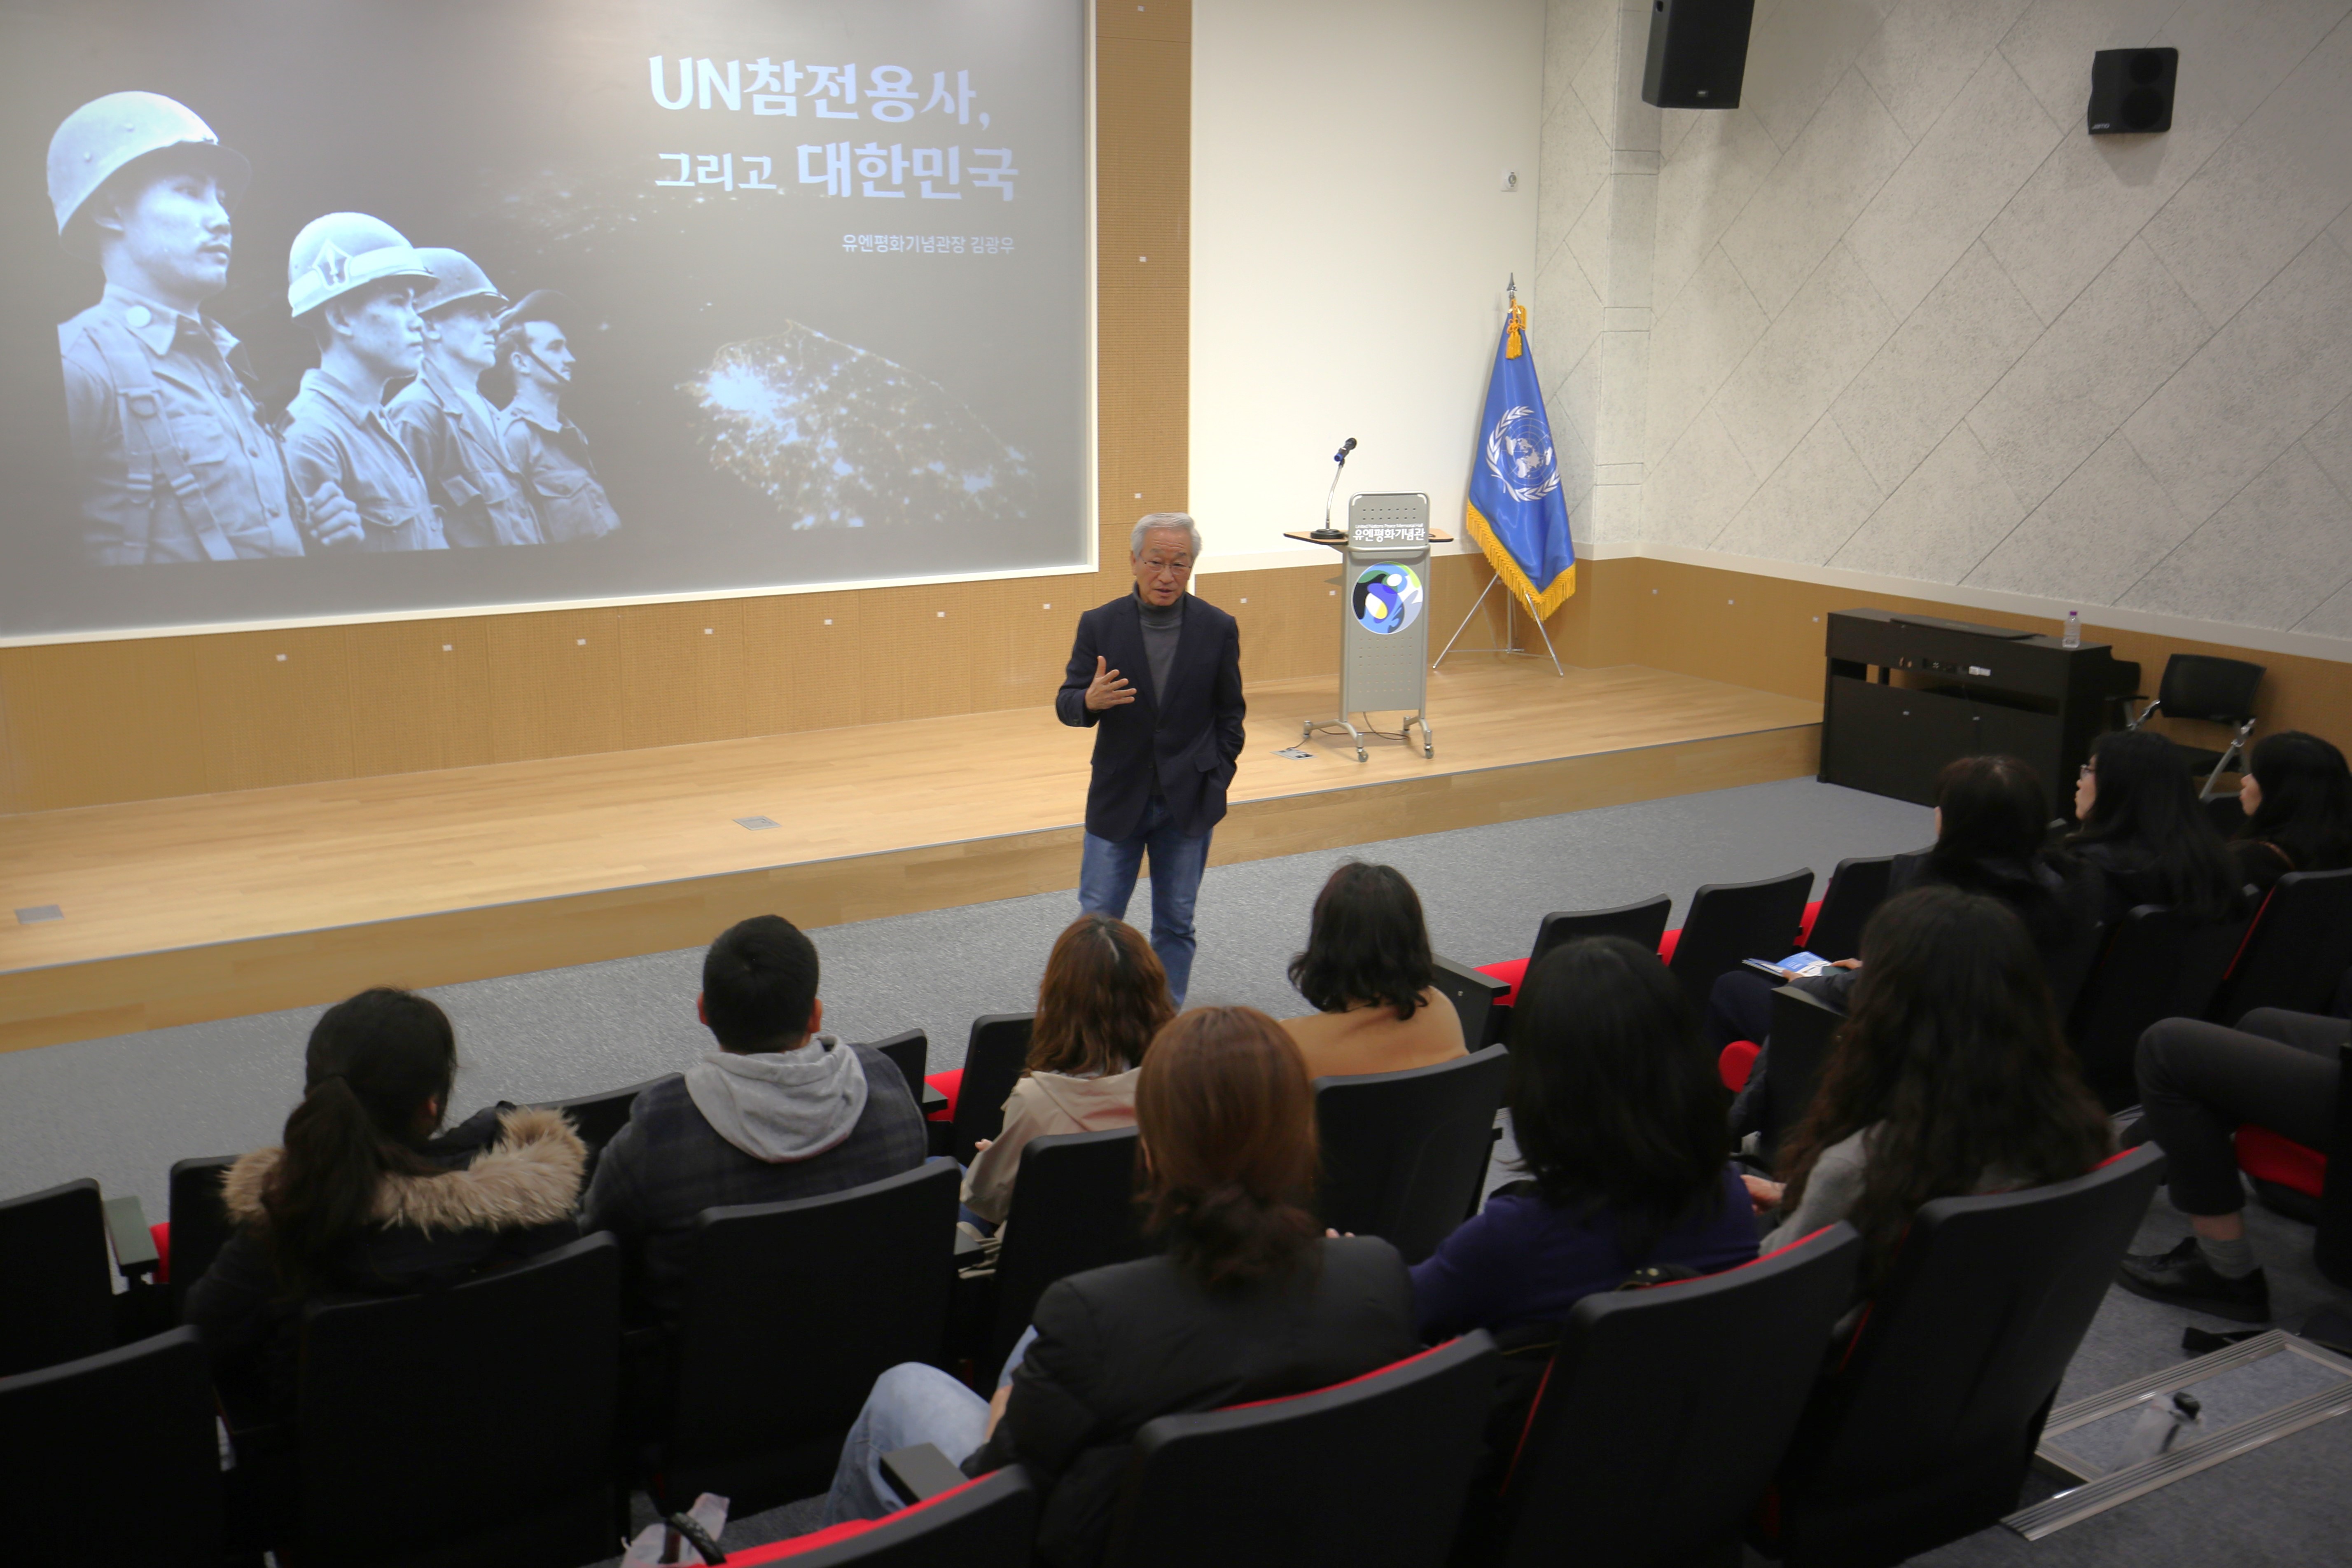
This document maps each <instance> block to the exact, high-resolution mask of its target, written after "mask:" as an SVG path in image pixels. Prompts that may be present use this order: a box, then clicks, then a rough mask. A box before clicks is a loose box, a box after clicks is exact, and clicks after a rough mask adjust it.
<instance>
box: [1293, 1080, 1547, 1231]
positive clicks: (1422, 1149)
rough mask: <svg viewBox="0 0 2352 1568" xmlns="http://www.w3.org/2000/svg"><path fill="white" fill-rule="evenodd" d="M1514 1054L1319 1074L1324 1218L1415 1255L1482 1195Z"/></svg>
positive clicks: (1320, 1199)
mask: <svg viewBox="0 0 2352 1568" xmlns="http://www.w3.org/2000/svg"><path fill="white" fill-rule="evenodd" d="M1509 1073H1510V1053H1509V1052H1508V1051H1507V1050H1506V1049H1505V1048H1504V1047H1501V1046H1489V1047H1486V1049H1485V1050H1483V1051H1477V1052H1474V1053H1473V1054H1471V1055H1469V1056H1466V1057H1457V1058H1454V1060H1452V1061H1450V1062H1439V1063H1438V1064H1437V1065H1436V1066H1434V1067H1425V1068H1406V1069H1405V1070H1404V1071H1402V1072H1378V1073H1365V1074H1363V1075H1361V1076H1360V1077H1354V1078H1318V1079H1316V1080H1315V1123H1316V1128H1317V1131H1318V1133H1319V1135H1320V1137H1321V1140H1322V1144H1323V1181H1322V1185H1321V1189H1320V1191H1319V1192H1318V1195H1317V1208H1318V1212H1319V1213H1320V1214H1321V1215H1322V1219H1323V1223H1324V1224H1325V1225H1327V1226H1330V1227H1332V1228H1333V1229H1335V1230H1340V1231H1346V1232H1349V1233H1350V1234H1353V1235H1358V1236H1378V1237H1386V1238H1387V1239H1388V1242H1389V1244H1390V1245H1391V1247H1395V1248H1396V1249H1397V1251H1399V1252H1400V1253H1402V1254H1403V1255H1404V1260H1405V1261H1406V1262H1407V1263H1418V1262H1420V1261H1421V1260H1422V1259H1423V1258H1427V1257H1428V1256H1429V1255H1430V1254H1431V1253H1433V1252H1434V1251H1436V1250H1437V1244H1438V1243H1439V1242H1441V1241H1444V1239H1445V1238H1446V1237H1448V1236H1450V1235H1452V1234H1453V1231H1454V1226H1458V1225H1460V1224H1461V1223H1462V1219H1463V1216H1464V1215H1466V1214H1468V1213H1469V1212H1470V1210H1471V1208H1472V1206H1473V1205H1475V1203H1476V1201H1477V1195H1478V1190H1479V1187H1480V1185H1481V1184H1483V1183H1484V1182H1485V1180H1486V1163H1487V1161H1488V1160H1489V1158H1490V1157H1491V1156H1492V1155H1493V1153H1494V1148H1495V1112H1496V1110H1498V1109H1499V1108H1500V1107H1501V1105H1502V1103H1503V1081H1504V1079H1506V1078H1507V1076H1508V1075H1509Z"/></svg>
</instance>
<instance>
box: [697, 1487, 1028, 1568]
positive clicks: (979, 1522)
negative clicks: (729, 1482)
mask: <svg viewBox="0 0 2352 1568" xmlns="http://www.w3.org/2000/svg"><path fill="white" fill-rule="evenodd" d="M1036 1534H1037V1488H1036V1485H1035V1483H1034V1482H1033V1481H1031V1480H1030V1479H1029V1472H1028V1471H1027V1470H1026V1469H1024V1468H1023V1467H1021V1466H1019V1465H1007V1466H1005V1467H1004V1468H1003V1469H1001V1470H991V1471H990V1472H989V1473H988V1474H986V1475H984V1476H982V1477H981V1478H980V1479H978V1480H973V1481H966V1482H964V1484H963V1485H961V1486H960V1487H953V1488H950V1489H948V1490H946V1491H943V1492H940V1493H938V1494H936V1495H935V1496H932V1497H928V1498H925V1499H924V1500H922V1501H920V1502H919V1503H916V1504H914V1505H912V1506H911V1507H908V1508H902V1509H900V1510H898V1512H896V1513H894V1514H890V1515H888V1516H887V1517H885V1518H882V1519H877V1520H871V1521H868V1520H856V1521H850V1522H848V1523H845V1524H836V1525H834V1526H832V1527H830V1528H828V1529H825V1530H820V1531H816V1532H815V1533H814V1534H811V1535H803V1536H796V1537H794V1538H793V1539H792V1540H789V1541H779V1542H775V1543H774V1544H772V1545H769V1546H754V1547H751V1548H750V1549H749V1550H747V1551H738V1552H729V1553H728V1554H727V1562H728V1563H729V1565H730V1568H759V1565H760V1564H761V1563H791V1564H792V1565H793V1568H1029V1548H1030V1546H1031V1544H1032V1543H1033V1542H1034V1540H1035V1537H1036Z"/></svg>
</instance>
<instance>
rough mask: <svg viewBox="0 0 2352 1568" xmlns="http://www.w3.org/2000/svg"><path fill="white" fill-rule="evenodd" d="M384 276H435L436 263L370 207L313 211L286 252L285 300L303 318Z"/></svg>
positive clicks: (429, 278) (422, 279)
mask: <svg viewBox="0 0 2352 1568" xmlns="http://www.w3.org/2000/svg"><path fill="white" fill-rule="evenodd" d="M380 278H413V279H416V280H417V281H418V282H420V283H428V284H429V283H431V282H433V281H434V278H433V268H431V267H429V266H427V265H426V264H425V258H423V257H422V256H420V255H418V254H417V253H416V247H415V246H412V245H410V244H409V243H408V240H407V239H406V237H404V236H403V235H402V234H401V232H400V231H399V230H398V229H396V228H394V227H393V226H392V225H390V224H388V223H386V222H384V221H383V219H382V218H376V217H370V216H367V215H366V214H365V213H329V214H328V215H327V216H324V217H314V218H312V219H311V220H310V222H309V223H307V224H304V225H303V226H302V232H301V233H299V234H298V235H296V236H295V237H294V246H293V248H292V249H290V250H289V251H288V252H287V255H286V303H287V306H288V307H289V309H290V310H293V312H294V314H295V315H296V316H297V317H298V318H299V317H301V316H307V315H309V314H310V312H311V311H313V310H317V309H318V308H319V307H320V306H321V305H323V304H325V303H326V302H327V301H328V300H332V299H336V298H338V297H339V296H341V295H344V294H348V293H350V292H351V291H352V289H357V288H361V287H362V286H363V285H366V284H369V283H373V282H374V281H376V280H377V279H380Z"/></svg>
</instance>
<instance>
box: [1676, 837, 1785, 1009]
mask: <svg viewBox="0 0 2352 1568" xmlns="http://www.w3.org/2000/svg"><path fill="white" fill-rule="evenodd" d="M1812 890H1813V873H1812V871H1811V869H1810V868H1808V869H1805V870H1801V871H1791V872H1790V873H1789V874H1788V875H1787V876H1785V877H1767V878H1765V879H1763V880H1762V881H1760V882H1710V883H1708V884H1707V885H1706V887H1704V888H1701V889H1699V890H1698V891H1697V892H1696V893H1693V894H1692V895H1691V903H1690V913H1688V914H1687V915H1685V916H1684V917H1683V934H1682V936H1681V937H1680V938H1679V939H1677V940H1676V942H1675V956H1674V958H1673V959H1672V960H1671V961H1670V962H1669V963H1667V965H1666V967H1667V968H1668V969H1669V970H1671V971H1673V973H1674V976H1675V979H1677V980H1679V981H1681V982H1682V983H1683V989H1684V990H1685V991H1687V992H1689V993H1690V996H1691V1000H1692V1001H1694V1002H1696V1004H1697V1005H1699V1006H1700V1007H1701V1008H1702V1009H1704V1008H1705V1007H1706V994H1707V990H1708V988H1709V987H1710V986H1712V985H1713V984H1715V977H1716V976H1717V975H1718V974H1721V973H1723V972H1724V971H1725V970H1727V969H1737V968H1738V967H1739V966H1740V965H1741V964H1742V963H1746V962H1747V961H1748V960H1749V959H1751V958H1774V959H1777V958H1780V957H1782V956H1784V955H1785V954H1786V952H1787V951H1788V946H1789V941H1790V938H1791V937H1793V936H1795V935H1796V934H1797V928H1798V927H1799V926H1801V925H1803V924H1804V923H1805V900H1806V899H1808V898H1809V897H1811V894H1812Z"/></svg>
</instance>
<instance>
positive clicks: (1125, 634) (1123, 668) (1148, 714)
mask: <svg viewBox="0 0 2352 1568" xmlns="http://www.w3.org/2000/svg"><path fill="white" fill-rule="evenodd" d="M1098 656H1099V657H1100V658H1106V659H1108V660H1109V661H1110V668H1113V669H1115V670H1118V672H1119V673H1120V674H1121V675H1124V676H1125V677H1127V679H1128V681H1129V684H1130V685H1132V686H1133V687H1134V688H1135V700H1134V701H1132V702H1129V703H1127V704H1125V705H1123V706H1121V707H1118V708H1112V709H1109V710H1105V711H1103V712H1100V713H1097V712H1094V711H1092V710H1089V709H1088V708H1087V687H1088V686H1089V685H1090V684H1092V683H1093V681H1094V678H1095V659H1096V658H1097V657H1098ZM1168 684H1169V687H1170V691H1169V693H1168V697H1167V700H1165V701H1164V702H1163V701H1162V700H1161V697H1160V693H1159V692H1157V691H1154V690H1153V689H1152V688H1151V661H1150V659H1149V658H1146V657H1145V656H1144V652H1143V619H1142V616H1140V615H1139V613H1138V611H1137V607H1136V597H1135V595H1134V593H1133V592H1132V591H1129V592H1128V593H1125V594H1122V595H1119V596H1118V598H1116V599H1113V600H1112V601H1111V602H1110V603H1109V604H1108V605H1096V606H1095V607H1094V608H1093V609H1091V610H1088V611H1087V613H1086V614H1085V615H1083V616H1079V617H1078V637H1077V641H1076V643H1074V644H1073V645H1072V646H1071V647H1070V667H1069V668H1068V669H1067V670H1066V671H1065V672H1064V673H1063V676H1062V689H1061V690H1059V691H1057V692H1055V694H1054V711H1055V713H1056V714H1058V715H1059V716H1060V718H1061V721H1062V722H1063V723H1065V724H1069V725H1074V726H1076V727H1079V728H1087V727H1091V728H1092V729H1093V730H1094V732H1095V761H1094V779H1093V782H1092V783H1090V784H1087V832H1088V833H1091V834H1093V835H1094V836H1095V837H1097V838H1112V839H1118V838H1127V837H1132V836H1133V835H1134V833H1135V832H1136V830H1137V829H1138V828H1139V827H1141V826H1143V814H1144V811H1145V809H1146V808H1147V807H1149V806H1150V804H1151V784H1152V779H1153V777H1154V776H1155V775H1157V777H1158V779H1159V781H1160V794H1161V795H1163V796H1164V797H1166V799H1167V802H1168V809H1169V811H1170V813H1171V815H1172V816H1174V817H1175V819H1176V826H1178V827H1179V828H1180V829H1181V830H1182V831H1184V832H1186V833H1205V832H1207V831H1208V830H1209V829H1210V828H1212V827H1213V826H1216V825H1217V824H1218V823H1219V822H1220V821H1222V820H1223V818H1224V815H1225V786H1226V785H1228V784H1232V783H1233V782H1234V768H1235V767H1236V766H1237V765H1238V763H1239V759H1240V757H1241V754H1242V745H1243V740H1244V737H1243V731H1242V714H1243V713H1244V704H1243V702H1242V637H1241V627H1240V626H1237V625H1236V624H1235V623H1234V618H1233V616H1229V615H1227V614H1225V612H1224V611H1223V610H1221V609H1219V608H1217V606H1216V605H1212V604H1210V603H1209V602H1208V601H1207V600H1205V599H1200V598H1195V597H1192V596H1191V595H1187V596H1186V597H1185V600H1184V628H1183V630H1182V631H1181V633H1180V634H1179V635H1178V637H1177V638H1176V660H1175V664H1174V666H1173V668H1171V670H1170V672H1169V679H1168Z"/></svg>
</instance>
